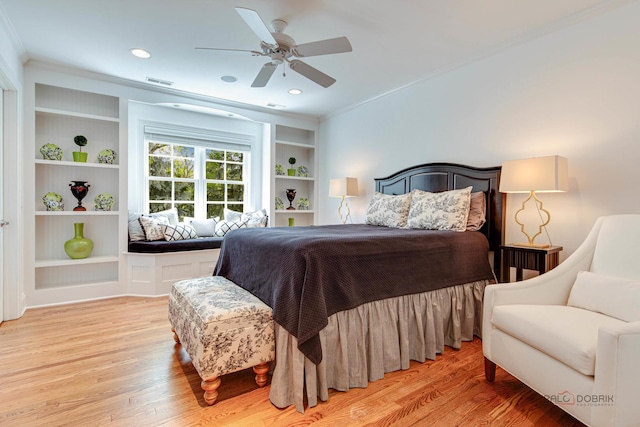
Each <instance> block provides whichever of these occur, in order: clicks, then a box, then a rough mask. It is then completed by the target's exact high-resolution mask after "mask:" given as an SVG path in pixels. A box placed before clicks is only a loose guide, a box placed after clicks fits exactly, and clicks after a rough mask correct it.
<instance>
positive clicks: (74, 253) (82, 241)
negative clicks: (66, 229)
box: [64, 222, 93, 259]
mask: <svg viewBox="0 0 640 427" xmlns="http://www.w3.org/2000/svg"><path fill="white" fill-rule="evenodd" d="M73 232H74V233H73V234H74V236H73V239H69V240H67V241H66V242H64V251H65V252H66V253H67V255H69V258H71V259H83V258H87V257H88V256H89V255H91V251H93V241H92V240H91V239H87V238H86V237H84V222H75V223H74V224H73Z"/></svg>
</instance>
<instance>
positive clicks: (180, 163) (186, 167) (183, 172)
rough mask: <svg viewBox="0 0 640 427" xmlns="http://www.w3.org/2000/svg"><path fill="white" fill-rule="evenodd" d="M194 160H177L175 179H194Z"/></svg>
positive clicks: (175, 163)
mask: <svg viewBox="0 0 640 427" xmlns="http://www.w3.org/2000/svg"><path fill="white" fill-rule="evenodd" d="M193 166H194V163H193V159H175V160H174V161H173V176H174V178H193Z"/></svg>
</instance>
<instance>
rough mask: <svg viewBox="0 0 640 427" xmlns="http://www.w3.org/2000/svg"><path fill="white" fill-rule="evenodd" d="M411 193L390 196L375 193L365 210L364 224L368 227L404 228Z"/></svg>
mask: <svg viewBox="0 0 640 427" xmlns="http://www.w3.org/2000/svg"><path fill="white" fill-rule="evenodd" d="M410 206H411V193H407V194H400V195H397V196H392V195H389V194H382V193H378V192H376V193H375V194H374V195H373V199H371V203H369V207H368V208H367V215H366V219H365V222H366V223H367V224H370V225H381V226H384V227H395V228H406V227H407V216H408V215H409V207H410Z"/></svg>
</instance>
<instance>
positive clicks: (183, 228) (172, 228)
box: [161, 224, 198, 242]
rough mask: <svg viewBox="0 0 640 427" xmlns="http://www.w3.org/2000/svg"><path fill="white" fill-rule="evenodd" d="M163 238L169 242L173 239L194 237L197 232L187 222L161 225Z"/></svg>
mask: <svg viewBox="0 0 640 427" xmlns="http://www.w3.org/2000/svg"><path fill="white" fill-rule="evenodd" d="M161 227H162V233H163V234H164V240H166V241H168V242H171V241H174V240H186V239H196V238H197V237H198V233H196V230H195V229H194V228H193V227H192V226H191V225H189V224H178V225H161Z"/></svg>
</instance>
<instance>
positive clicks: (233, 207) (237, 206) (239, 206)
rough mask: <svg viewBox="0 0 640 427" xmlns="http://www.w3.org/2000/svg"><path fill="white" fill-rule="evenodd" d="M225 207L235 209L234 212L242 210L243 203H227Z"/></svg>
mask: <svg viewBox="0 0 640 427" xmlns="http://www.w3.org/2000/svg"><path fill="white" fill-rule="evenodd" d="M227 209H231V210H232V211H236V212H244V205H243V204H238V205H231V204H229V205H228V206H227Z"/></svg>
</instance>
